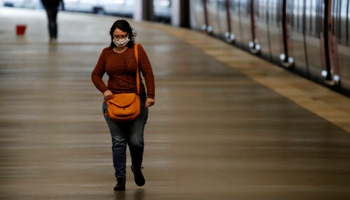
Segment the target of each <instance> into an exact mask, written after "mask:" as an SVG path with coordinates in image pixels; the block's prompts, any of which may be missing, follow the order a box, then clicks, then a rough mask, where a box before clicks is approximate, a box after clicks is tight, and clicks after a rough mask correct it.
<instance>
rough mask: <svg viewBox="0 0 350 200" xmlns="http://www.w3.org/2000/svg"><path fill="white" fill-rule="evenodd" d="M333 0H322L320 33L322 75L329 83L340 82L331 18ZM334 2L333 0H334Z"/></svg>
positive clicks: (334, 6)
mask: <svg viewBox="0 0 350 200" xmlns="http://www.w3.org/2000/svg"><path fill="white" fill-rule="evenodd" d="M333 1H334V0H324V2H323V3H324V6H323V10H324V13H325V16H324V21H323V24H324V25H323V32H322V33H321V42H322V43H321V46H322V56H324V59H322V68H323V70H322V76H323V77H324V78H325V79H326V81H327V82H328V83H330V84H331V85H338V84H339V83H340V76H339V75H340V73H339V65H338V52H337V42H336V36H335V35H334V32H335V30H336V29H335V25H336V24H334V23H333V20H332V10H333V8H335V9H336V8H337V6H336V4H333ZM334 3H335V1H334ZM333 13H334V12H333ZM334 16H336V14H334Z"/></svg>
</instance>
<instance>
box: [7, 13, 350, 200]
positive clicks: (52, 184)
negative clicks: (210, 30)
mask: <svg viewBox="0 0 350 200" xmlns="http://www.w3.org/2000/svg"><path fill="white" fill-rule="evenodd" d="M117 19H118V18H117V17H113V16H98V15H89V14H81V13H69V12H60V13H59V14H58V29H59V35H58V40H57V42H55V43H50V42H49V37H48V31H47V19H46V14H45V12H44V11H35V10H25V9H11V8H0V95H1V97H0V183H1V184H0V199H1V200H10V199H11V200H38V199H45V200H46V199H50V200H61V199H65V200H75V199H79V200H80V199H89V200H93V199H98V200H112V199H117V200H119V199H120V200H147V199H148V200H175V199H176V200H177V199H188V200H213V199H218V200H256V199H260V200H281V199H283V200H304V199H305V200H306V199H307V200H311V199H312V200H313V199H315V200H330V199H334V200H335V199H337V200H340V199H342V200H343V199H344V200H345V199H350V185H349V180H350V99H349V98H348V97H345V96H342V95H341V94H338V93H335V92H333V91H332V90H330V89H328V88H325V87H323V86H320V85H318V84H316V83H313V82H311V81H309V80H306V79H304V78H302V77H299V76H298V75H295V74H293V73H291V72H289V71H288V70H286V69H283V68H281V67H279V66H276V65H273V64H271V63H268V62H266V61H264V60H262V59H260V58H258V57H255V56H253V55H251V54H249V53H248V52H244V51H242V50H240V49H237V48H235V47H234V46H232V45H229V44H227V43H225V42H223V41H221V40H218V39H216V38H214V37H211V36H209V35H206V34H204V33H200V32H196V31H193V30H189V29H182V28H176V27H171V26H168V25H162V24H156V23H150V22H133V21H132V20H131V19H130V20H129V22H130V23H131V24H132V26H133V27H134V29H135V30H136V31H137V33H138V36H137V37H136V42H137V43H140V44H142V46H143V47H144V49H145V50H146V52H147V54H148V57H149V59H150V61H151V64H152V68H153V72H154V75H155V83H156V97H155V100H156V103H155V105H154V106H153V107H151V108H150V111H149V118H148V122H147V125H146V129H145V154H144V163H143V167H144V170H143V173H144V175H145V178H146V184H145V186H143V187H138V186H136V184H135V183H134V181H133V174H132V172H131V169H130V165H131V163H130V157H128V164H127V183H126V191H125V192H115V191H113V187H114V185H115V184H116V181H115V178H114V169H113V165H112V151H111V145H112V144H111V139H110V134H109V130H108V127H107V124H106V122H105V120H104V118H103V114H102V100H103V96H102V94H101V93H100V92H99V91H98V90H97V89H96V88H95V87H94V85H93V84H92V82H91V78H90V75H91V72H92V70H93V69H94V67H95V64H96V63H97V60H98V57H99V55H100V53H101V52H102V49H103V48H105V47H107V46H108V45H109V42H110V37H109V35H108V32H109V29H110V27H111V25H112V24H113V22H114V21H115V20H117ZM17 24H26V25H27V30H26V33H25V35H24V36H16V31H15V26H16V25H17ZM104 78H105V80H107V75H105V77H104ZM128 156H129V153H128Z"/></svg>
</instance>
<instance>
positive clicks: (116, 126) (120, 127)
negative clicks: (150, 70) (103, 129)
mask: <svg viewBox="0 0 350 200" xmlns="http://www.w3.org/2000/svg"><path fill="white" fill-rule="evenodd" d="M140 100H141V112H140V115H139V116H138V117H137V118H136V119H135V120H134V121H130V122H118V123H117V122H115V121H113V120H111V119H110V118H109V117H108V116H105V115H104V117H105V120H106V122H107V124H108V127H109V131H110V132H111V137H112V152H113V166H114V169H115V177H117V178H121V177H122V178H124V179H125V178H126V147H127V145H129V149H130V154H131V163H132V165H133V166H134V168H140V167H141V165H142V157H143V149H144V139H143V132H144V128H145V124H146V123H147V118H148V110H147V109H146V107H145V102H146V95H140ZM102 110H103V114H104V113H106V112H107V104H106V103H105V102H103V105H102Z"/></svg>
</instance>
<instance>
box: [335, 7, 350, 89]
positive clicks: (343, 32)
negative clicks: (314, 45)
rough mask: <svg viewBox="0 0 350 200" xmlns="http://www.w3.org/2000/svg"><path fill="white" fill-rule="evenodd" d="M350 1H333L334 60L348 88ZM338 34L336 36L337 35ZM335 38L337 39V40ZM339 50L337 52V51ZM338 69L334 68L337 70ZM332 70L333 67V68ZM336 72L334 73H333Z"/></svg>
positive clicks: (343, 83)
mask: <svg viewBox="0 0 350 200" xmlns="http://www.w3.org/2000/svg"><path fill="white" fill-rule="evenodd" d="M349 9H350V1H349V0H333V1H332V14H331V15H332V24H333V30H332V31H333V40H332V42H333V44H334V45H336V47H334V52H333V53H334V55H333V60H334V61H333V62H334V64H335V67H337V64H338V67H339V76H340V80H339V81H341V84H342V85H343V86H345V87H346V88H350V44H349V36H350V31H349V27H350V10H349ZM335 36H336V37H335ZM335 38H337V40H336V41H335ZM336 51H337V52H336ZM336 70H337V69H333V71H336ZM331 71H332V69H331ZM333 74H334V73H333ZM336 75H337V74H335V76H333V80H335V81H337V77H336Z"/></svg>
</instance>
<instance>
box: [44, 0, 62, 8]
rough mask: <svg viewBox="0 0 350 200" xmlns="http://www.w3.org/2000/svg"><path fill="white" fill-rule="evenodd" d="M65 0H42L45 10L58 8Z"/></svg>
mask: <svg viewBox="0 0 350 200" xmlns="http://www.w3.org/2000/svg"><path fill="white" fill-rule="evenodd" d="M61 1H62V3H63V0H41V2H42V3H43V5H44V7H45V8H57V7H58V6H59V5H60V2H61Z"/></svg>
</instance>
